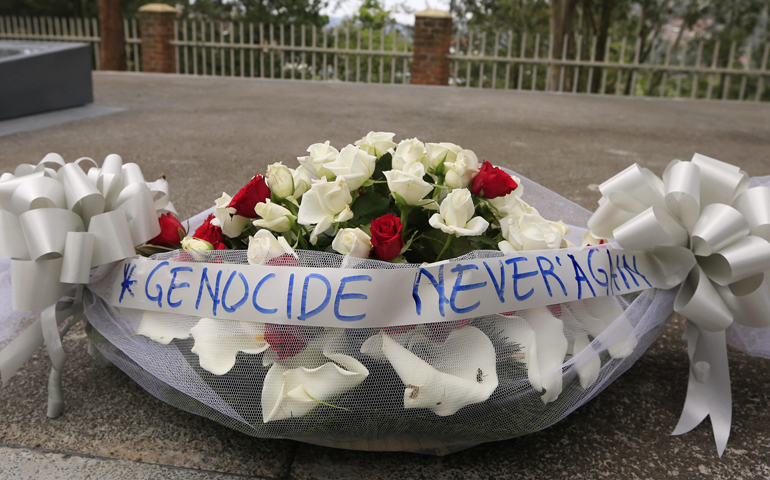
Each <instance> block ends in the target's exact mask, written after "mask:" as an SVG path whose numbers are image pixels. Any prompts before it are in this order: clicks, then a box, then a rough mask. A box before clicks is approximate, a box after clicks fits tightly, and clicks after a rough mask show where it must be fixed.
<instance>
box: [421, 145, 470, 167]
mask: <svg viewBox="0 0 770 480" xmlns="http://www.w3.org/2000/svg"><path fill="white" fill-rule="evenodd" d="M425 150H426V151H427V156H428V170H429V171H434V170H435V169H436V167H438V166H439V164H440V163H441V162H442V161H445V162H450V163H451V162H454V161H455V159H456V158H457V154H458V153H460V152H461V151H462V148H461V147H459V146H458V145H455V144H454V143H447V142H442V143H426V144H425Z"/></svg>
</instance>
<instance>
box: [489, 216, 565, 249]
mask: <svg viewBox="0 0 770 480" xmlns="http://www.w3.org/2000/svg"><path fill="white" fill-rule="evenodd" d="M500 229H501V230H502V233H503V237H505V241H504V242H501V244H500V245H498V247H499V248H500V250H504V251H505V250H516V251H521V250H553V249H556V248H562V246H563V245H565V242H566V241H565V240H564V236H565V235H567V234H568V233H569V232H570V229H569V227H568V226H567V225H566V224H565V223H564V222H549V221H548V220H545V219H544V218H543V217H541V216H540V215H538V214H526V215H522V216H521V217H515V216H513V215H508V216H507V217H505V218H503V219H502V220H500ZM505 243H507V244H508V245H504V244H505Z"/></svg>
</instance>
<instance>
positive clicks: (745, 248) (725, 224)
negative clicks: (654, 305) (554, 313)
mask: <svg viewBox="0 0 770 480" xmlns="http://www.w3.org/2000/svg"><path fill="white" fill-rule="evenodd" d="M748 185H749V177H748V174H746V172H743V171H742V170H740V169H739V168H738V167H736V166H734V165H730V164H728V163H725V162H721V161H719V160H715V159H713V158H709V157H706V156H704V155H700V154H695V155H694V156H693V158H692V161H690V162H683V161H680V160H674V161H672V162H671V163H670V164H669V165H668V166H667V167H666V170H665V172H664V173H663V178H662V179H661V178H659V177H657V176H656V175H655V174H653V173H652V172H651V171H650V170H648V169H646V168H642V167H640V166H639V165H636V164H634V165H632V166H631V167H629V168H627V169H626V170H624V171H622V172H620V173H619V174H617V175H615V176H614V177H612V178H611V179H609V180H607V181H606V182H604V183H603V184H602V185H601V186H600V187H599V189H600V191H601V193H602V198H601V200H599V208H598V209H597V210H596V212H595V213H594V214H593V216H592V217H591V219H590V220H589V221H588V226H589V228H590V229H591V231H592V232H593V233H594V235H596V236H597V237H603V238H612V239H614V240H615V242H617V244H618V245H619V246H620V247H622V248H624V249H626V250H632V251H645V252H650V253H651V254H652V255H653V256H654V257H657V260H658V262H660V263H661V264H666V263H673V264H674V265H673V266H669V267H668V268H669V270H671V271H673V272H680V273H681V272H682V271H688V273H687V275H686V278H683V279H680V280H681V281H680V282H678V283H679V291H678V293H677V296H676V300H675V302H674V310H675V311H676V312H678V313H680V314H682V315H683V316H684V317H685V318H687V320H688V331H687V334H686V338H687V341H688V345H689V350H690V360H691V368H690V387H688V393H687V400H686V401H685V407H684V411H683V413H682V417H681V418H680V422H679V425H678V426H677V428H676V430H675V431H674V434H680V433H685V432H687V431H689V430H691V429H692V428H695V427H696V426H697V425H698V424H699V423H700V422H701V421H702V420H703V419H704V418H705V417H706V416H707V415H711V417H712V425H713V427H714V435H715V439H716V441H717V449H718V450H719V454H720V455H721V454H722V452H723V451H724V448H725V446H726V444H727V438H728V436H729V431H730V417H731V411H732V406H731V399H730V379H729V372H728V369H727V352H726V343H725V334H724V331H725V329H726V328H727V327H729V326H730V325H731V324H732V322H734V321H735V322H737V323H740V324H741V325H745V326H750V327H757V328H762V327H768V326H770V283H769V282H768V273H767V272H768V270H770V188H768V187H757V188H752V189H748ZM677 279H679V276H678V275H676V274H674V275H671V281H672V283H673V282H674V281H676V280H677ZM671 286H674V285H673V284H672V285H671ZM723 350H724V352H723ZM693 383H695V384H696V385H695V386H693ZM706 397H708V398H706ZM716 418H718V419H719V420H718V421H715V419H716ZM696 420H697V421H696Z"/></svg>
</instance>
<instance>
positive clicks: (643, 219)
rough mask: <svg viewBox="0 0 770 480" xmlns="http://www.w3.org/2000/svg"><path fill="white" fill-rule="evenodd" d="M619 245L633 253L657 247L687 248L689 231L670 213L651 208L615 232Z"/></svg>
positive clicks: (661, 209) (658, 208)
mask: <svg viewBox="0 0 770 480" xmlns="http://www.w3.org/2000/svg"><path fill="white" fill-rule="evenodd" d="M613 233H614V236H615V241H616V242H618V245H620V246H621V247H623V248H625V249H626V250H631V251H644V250H651V249H652V248H654V247H656V246H664V247H674V246H679V247H686V246H687V244H688V235H687V230H686V229H685V228H684V227H683V226H682V225H681V224H680V223H679V222H678V221H677V220H676V218H674V217H673V216H672V215H671V214H670V213H669V212H668V211H666V210H665V209H664V208H660V207H650V208H648V209H647V210H645V211H644V212H642V213H640V214H639V215H637V216H636V217H634V218H633V219H631V220H629V221H627V222H626V223H624V224H623V225H621V226H620V227H618V228H616V229H615V231H614V232H613Z"/></svg>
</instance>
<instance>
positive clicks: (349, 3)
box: [321, 0, 449, 25]
mask: <svg viewBox="0 0 770 480" xmlns="http://www.w3.org/2000/svg"><path fill="white" fill-rule="evenodd" d="M382 1H383V3H384V4H385V8H387V9H391V8H393V7H394V6H395V5H398V4H403V5H405V6H406V7H407V8H409V9H410V10H412V11H413V12H419V11H420V10H425V9H426V8H434V9H437V10H446V11H449V0H382ZM360 5H361V0H339V1H336V0H332V1H331V2H329V7H327V8H326V9H325V10H323V11H322V12H321V13H322V14H324V15H329V17H340V18H341V17H349V16H352V15H353V14H355V12H356V10H358V7H359V6H360ZM395 18H396V21H397V22H398V23H400V24H402V25H414V14H413V13H403V12H402V13H397V14H396V15H395Z"/></svg>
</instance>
